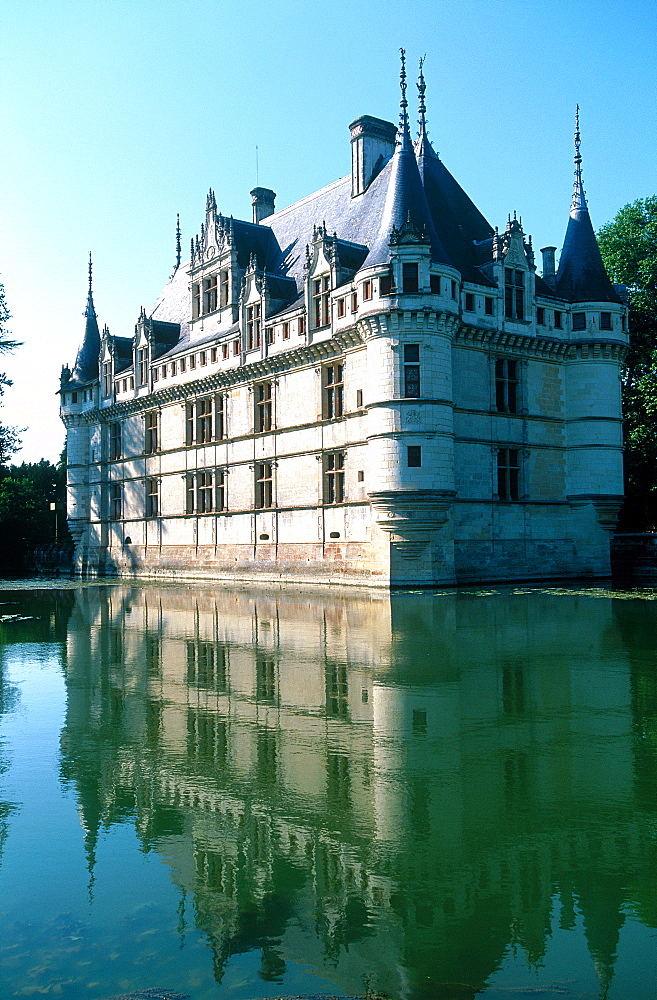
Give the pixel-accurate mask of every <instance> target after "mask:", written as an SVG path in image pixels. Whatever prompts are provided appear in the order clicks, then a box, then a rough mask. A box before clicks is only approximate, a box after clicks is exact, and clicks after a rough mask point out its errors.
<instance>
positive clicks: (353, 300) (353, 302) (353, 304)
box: [351, 292, 358, 313]
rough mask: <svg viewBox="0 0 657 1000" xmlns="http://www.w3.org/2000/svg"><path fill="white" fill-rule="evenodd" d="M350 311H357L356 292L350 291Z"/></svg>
mask: <svg viewBox="0 0 657 1000" xmlns="http://www.w3.org/2000/svg"><path fill="white" fill-rule="evenodd" d="M351 311H352V313H355V312H358V292H352V293H351Z"/></svg>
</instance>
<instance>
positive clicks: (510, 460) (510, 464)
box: [496, 446, 521, 503]
mask: <svg viewBox="0 0 657 1000" xmlns="http://www.w3.org/2000/svg"><path fill="white" fill-rule="evenodd" d="M520 458H521V452H520V448H517V447H515V448H510V447H507V446H504V447H502V448H498V449H497V452H496V496H497V499H498V500H499V501H500V502H501V503H517V502H518V501H519V500H520V473H521V466H520Z"/></svg>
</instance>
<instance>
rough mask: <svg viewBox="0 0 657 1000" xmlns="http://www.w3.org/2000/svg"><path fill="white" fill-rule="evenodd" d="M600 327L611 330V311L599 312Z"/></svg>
mask: <svg viewBox="0 0 657 1000" xmlns="http://www.w3.org/2000/svg"><path fill="white" fill-rule="evenodd" d="M600 329H601V330H611V313H600Z"/></svg>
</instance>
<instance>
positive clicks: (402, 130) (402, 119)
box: [397, 49, 412, 149]
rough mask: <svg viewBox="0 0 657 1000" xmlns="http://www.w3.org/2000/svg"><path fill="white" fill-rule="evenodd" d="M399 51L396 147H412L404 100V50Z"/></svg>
mask: <svg viewBox="0 0 657 1000" xmlns="http://www.w3.org/2000/svg"><path fill="white" fill-rule="evenodd" d="M399 51H400V53H401V67H400V70H399V89H400V90H401V99H400V101H399V128H398V130H397V148H398V149H412V142H411V132H410V129H409V126H408V101H407V100H406V52H405V50H404V49H400V50H399Z"/></svg>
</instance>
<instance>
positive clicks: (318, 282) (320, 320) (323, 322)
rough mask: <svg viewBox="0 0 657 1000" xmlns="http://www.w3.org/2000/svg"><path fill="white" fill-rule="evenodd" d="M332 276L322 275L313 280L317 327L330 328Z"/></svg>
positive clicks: (314, 313) (314, 310)
mask: <svg viewBox="0 0 657 1000" xmlns="http://www.w3.org/2000/svg"><path fill="white" fill-rule="evenodd" d="M330 284H331V276H330V275H329V274H324V275H322V277H321V278H315V279H314V280H313V315H314V317H315V326H316V327H318V326H328V325H329V323H330V321H331V320H330V301H329V300H330V293H329V288H330Z"/></svg>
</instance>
